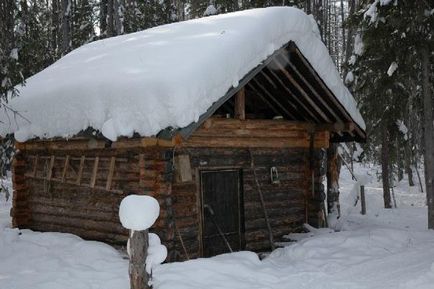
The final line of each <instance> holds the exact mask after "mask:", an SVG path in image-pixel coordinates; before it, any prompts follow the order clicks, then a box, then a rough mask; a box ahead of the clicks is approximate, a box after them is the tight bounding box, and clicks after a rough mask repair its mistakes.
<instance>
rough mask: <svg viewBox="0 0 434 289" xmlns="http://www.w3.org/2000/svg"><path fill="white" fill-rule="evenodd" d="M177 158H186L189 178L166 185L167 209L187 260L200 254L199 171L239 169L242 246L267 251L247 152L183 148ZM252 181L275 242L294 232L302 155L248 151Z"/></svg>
mask: <svg viewBox="0 0 434 289" xmlns="http://www.w3.org/2000/svg"><path fill="white" fill-rule="evenodd" d="M178 153H179V154H188V155H190V157H191V166H192V169H193V170H194V172H195V173H194V177H193V180H192V181H191V182H186V183H178V184H176V183H174V184H173V186H172V195H173V209H174V216H175V219H176V226H177V228H178V230H179V231H180V235H181V236H182V239H183V242H184V244H185V247H186V249H187V252H188V255H189V256H190V257H198V256H200V253H201V248H200V246H201V244H200V238H201V231H200V230H201V228H200V220H201V216H200V214H201V212H200V186H199V178H200V177H199V171H200V170H209V169H218V168H221V169H223V168H235V169H240V170H241V171H242V180H243V196H244V200H243V203H244V219H245V224H244V226H245V242H246V249H247V250H253V251H266V250H269V248H270V244H269V238H268V230H267V225H266V222H265V219H264V212H263V209H262V207H261V203H260V199H259V194H258V190H257V187H256V184H255V180H254V174H253V170H252V168H251V167H250V163H251V162H250V153H249V149H236V148H185V149H182V150H179V151H178ZM251 153H252V155H253V158H254V161H255V169H256V174H257V178H258V181H259V183H260V185H261V189H262V191H263V195H264V200H265V206H266V209H267V213H268V218H269V221H270V225H271V228H272V231H273V237H274V240H275V241H282V236H283V235H285V234H288V233H290V232H293V231H299V230H300V229H301V228H302V225H303V223H304V222H305V194H306V190H307V187H308V182H307V180H306V178H305V164H306V160H307V159H306V158H307V152H306V150H304V149H291V150H288V149H270V148H252V149H251ZM272 166H275V167H277V170H278V172H279V179H280V183H279V184H272V183H271V177H270V168H271V167H272ZM175 243H176V249H177V250H178V251H179V252H180V253H181V255H183V250H184V248H182V245H181V242H180V240H179V237H178V240H176V239H175Z"/></svg>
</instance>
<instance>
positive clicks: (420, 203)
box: [0, 163, 434, 289]
mask: <svg viewBox="0 0 434 289" xmlns="http://www.w3.org/2000/svg"><path fill="white" fill-rule="evenodd" d="M355 171H356V172H357V175H359V176H369V175H370V176H373V177H372V178H371V179H370V181H369V180H368V182H367V183H365V192H366V203H367V215H364V216H362V215H361V214H360V213H359V211H360V207H359V206H357V207H354V206H353V198H352V196H351V194H350V193H349V192H350V191H351V189H352V188H353V186H354V183H355V182H354V181H353V180H351V176H350V174H349V172H348V171H347V170H346V169H345V168H344V167H342V170H341V182H340V190H341V209H342V217H341V218H340V219H339V222H340V224H339V228H340V230H341V231H340V232H333V231H331V230H330V229H320V230H315V229H310V230H312V232H313V233H311V234H307V236H304V237H307V238H304V239H302V238H299V239H302V240H300V241H299V242H297V243H287V244H286V247H284V248H280V249H277V250H275V251H273V252H272V253H271V254H270V255H269V256H268V257H266V258H265V259H264V260H260V259H259V258H258V256H257V255H256V254H255V253H252V252H238V253H233V254H223V255H219V256H216V257H213V258H204V259H196V260H191V261H186V262H179V263H171V264H163V265H161V266H157V267H153V269H152V271H153V278H152V284H153V286H154V287H153V288H155V289H204V288H209V289H214V288H219V289H234V288H237V289H247V288H248V289H264V288H270V289H414V288H422V289H432V288H434V285H433V284H434V232H433V231H432V230H427V229H426V227H427V208H426V205H425V201H426V199H425V194H423V193H421V192H420V191H419V184H416V186H415V187H409V186H408V181H407V179H406V178H405V179H404V180H403V181H401V182H400V183H398V184H396V186H395V188H394V191H395V194H396V199H397V205H398V208H397V209H384V208H383V200H382V189H381V182H379V181H377V180H376V178H375V176H376V175H377V173H378V172H379V171H380V169H379V167H378V166H363V165H359V164H357V163H356V164H355ZM420 171H421V173H422V172H423V169H420ZM422 177H423V174H422ZM416 181H417V179H416ZM422 182H424V180H423V179H422ZM9 208H10V201H9V202H8V203H6V204H5V203H4V202H3V200H0V226H1V227H0V288H5V289H12V288H13V289H28V288H36V289H58V288H62V289H95V288H104V289H110V288H113V289H114V288H116V289H128V288H129V280H128V261H127V260H126V259H125V258H122V256H121V255H120V254H119V253H118V252H117V251H115V250H114V249H112V248H111V247H109V246H108V245H105V244H102V243H99V242H92V241H84V240H82V239H80V238H78V237H76V236H73V235H70V234H61V233H37V232H32V231H30V230H20V231H19V230H15V229H9V228H7V227H5V226H8V224H9V222H10V219H9V217H8V215H7V214H6V212H7V211H8V209H9ZM299 237H301V236H299ZM149 241H150V243H151V247H153V245H155V244H159V242H158V241H159V240H158V237H157V236H154V235H150V239H149ZM157 251H158V250H157ZM160 260H161V259H160Z"/></svg>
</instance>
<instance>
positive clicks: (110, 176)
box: [105, 157, 116, 191]
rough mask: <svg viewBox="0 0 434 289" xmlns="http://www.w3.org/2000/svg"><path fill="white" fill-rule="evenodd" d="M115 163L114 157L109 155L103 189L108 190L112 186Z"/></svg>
mask: <svg viewBox="0 0 434 289" xmlns="http://www.w3.org/2000/svg"><path fill="white" fill-rule="evenodd" d="M115 163H116V157H111V158H110V167H109V172H108V176H107V182H106V184H105V189H106V190H107V191H110V189H111V186H112V180H113V174H114V171H115Z"/></svg>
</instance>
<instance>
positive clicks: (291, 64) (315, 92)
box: [282, 55, 343, 122]
mask: <svg viewBox="0 0 434 289" xmlns="http://www.w3.org/2000/svg"><path fill="white" fill-rule="evenodd" d="M282 57H283V58H284V60H285V61H286V62H287V63H288V65H289V67H291V69H292V71H294V72H295V74H296V75H297V77H299V78H300V79H301V81H302V82H303V84H304V85H305V86H306V87H307V88H308V89H309V90H310V92H311V93H312V94H313V95H314V96H315V97H316V98H317V99H318V101H319V102H321V104H322V105H324V107H325V108H326V109H327V111H328V112H329V113H330V114H331V115H333V117H334V118H335V120H336V121H340V122H343V120H342V119H341V118H340V117H339V116H338V115H337V114H336V113H335V112H334V111H333V109H331V108H330V106H329V105H328V104H327V103H326V102H325V101H324V99H323V97H321V96H320V95H319V93H318V92H317V91H316V90H315V88H313V86H312V85H311V84H310V83H309V81H307V80H306V78H304V76H303V75H302V74H301V73H300V71H298V69H297V67H295V65H294V64H293V63H292V62H291V59H289V58H288V57H287V56H286V55H282Z"/></svg>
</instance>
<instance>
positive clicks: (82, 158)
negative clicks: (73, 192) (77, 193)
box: [76, 156, 85, 185]
mask: <svg viewBox="0 0 434 289" xmlns="http://www.w3.org/2000/svg"><path fill="white" fill-rule="evenodd" d="M84 159H85V156H81V158H80V167H79V168H78V176H77V181H76V184H77V185H80V183H81V176H82V175H83V168H84Z"/></svg>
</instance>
